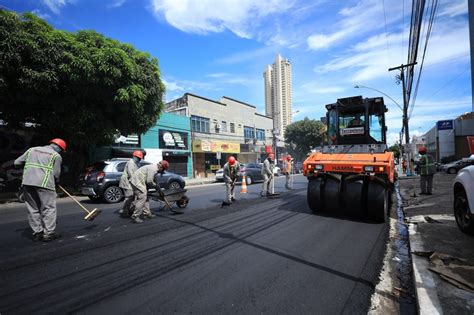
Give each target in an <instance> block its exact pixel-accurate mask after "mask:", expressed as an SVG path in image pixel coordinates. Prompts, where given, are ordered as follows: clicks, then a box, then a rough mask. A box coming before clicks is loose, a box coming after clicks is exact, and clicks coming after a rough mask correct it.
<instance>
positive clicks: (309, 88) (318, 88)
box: [301, 81, 345, 94]
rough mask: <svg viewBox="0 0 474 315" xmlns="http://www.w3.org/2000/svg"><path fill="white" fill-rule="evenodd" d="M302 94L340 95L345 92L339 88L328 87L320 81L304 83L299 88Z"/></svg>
mask: <svg viewBox="0 0 474 315" xmlns="http://www.w3.org/2000/svg"><path fill="white" fill-rule="evenodd" d="M301 88H302V89H303V91H304V93H306V94H329V93H340V92H342V91H344V90H345V88H343V87H341V86H328V85H326V84H325V83H321V82H320V81H313V82H308V83H305V84H303V85H302V86H301Z"/></svg>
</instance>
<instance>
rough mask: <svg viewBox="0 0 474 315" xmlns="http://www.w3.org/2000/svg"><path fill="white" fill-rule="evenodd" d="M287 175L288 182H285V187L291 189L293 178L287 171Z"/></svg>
mask: <svg viewBox="0 0 474 315" xmlns="http://www.w3.org/2000/svg"><path fill="white" fill-rule="evenodd" d="M285 177H286V184H285V187H286V188H287V189H290V188H293V180H292V178H291V174H290V173H286V174H285Z"/></svg>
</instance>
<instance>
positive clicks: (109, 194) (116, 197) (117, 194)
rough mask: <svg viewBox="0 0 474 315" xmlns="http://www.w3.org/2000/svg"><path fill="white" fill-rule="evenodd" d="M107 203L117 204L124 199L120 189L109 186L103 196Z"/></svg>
mask: <svg viewBox="0 0 474 315" xmlns="http://www.w3.org/2000/svg"><path fill="white" fill-rule="evenodd" d="M103 198H104V200H105V202H107V203H117V202H119V201H120V200H122V198H123V191H122V189H121V188H120V187H117V186H109V187H107V189H106V190H105V191H104V196H103Z"/></svg>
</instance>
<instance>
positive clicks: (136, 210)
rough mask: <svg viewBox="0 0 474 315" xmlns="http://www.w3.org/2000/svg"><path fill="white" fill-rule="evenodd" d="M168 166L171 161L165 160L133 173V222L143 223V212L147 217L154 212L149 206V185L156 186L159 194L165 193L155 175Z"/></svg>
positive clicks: (131, 182)
mask: <svg viewBox="0 0 474 315" xmlns="http://www.w3.org/2000/svg"><path fill="white" fill-rule="evenodd" d="M168 168H169V163H168V162H167V161H165V160H163V161H161V162H159V163H158V164H150V165H146V166H142V167H140V168H139V169H138V170H136V171H135V173H133V175H132V178H131V180H130V184H131V186H132V190H133V195H134V197H135V200H134V201H133V203H132V208H133V214H132V222H133V223H142V222H143V220H142V219H141V218H140V216H142V214H143V215H144V217H147V218H150V217H152V213H151V211H149V209H148V207H147V200H148V186H152V187H155V188H156V191H157V192H158V193H159V194H163V192H162V191H161V188H160V185H159V184H158V183H157V182H156V179H155V175H156V174H157V173H163V172H164V171H165V170H167V169H168Z"/></svg>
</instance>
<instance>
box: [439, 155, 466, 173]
mask: <svg viewBox="0 0 474 315" xmlns="http://www.w3.org/2000/svg"><path fill="white" fill-rule="evenodd" d="M469 165H474V159H470V158H467V159H462V160H459V161H455V162H452V163H449V164H446V165H444V166H443V168H442V169H443V171H445V172H447V173H449V174H456V173H457V172H458V171H459V170H461V169H463V168H464V167H466V166H469Z"/></svg>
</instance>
